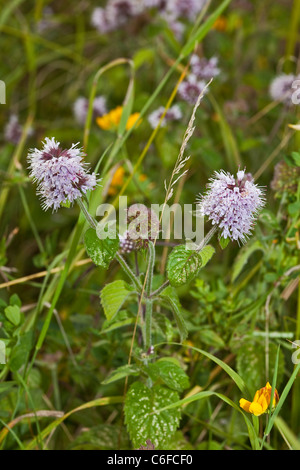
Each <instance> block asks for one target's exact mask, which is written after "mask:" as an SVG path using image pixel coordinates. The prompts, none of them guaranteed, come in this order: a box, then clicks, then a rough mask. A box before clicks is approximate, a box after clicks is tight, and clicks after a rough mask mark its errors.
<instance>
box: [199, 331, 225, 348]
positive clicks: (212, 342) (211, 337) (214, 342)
mask: <svg viewBox="0 0 300 470" xmlns="http://www.w3.org/2000/svg"><path fill="white" fill-rule="evenodd" d="M199 338H200V340H201V341H203V343H205V344H207V345H209V346H213V347H215V348H224V347H225V343H224V341H223V340H222V338H220V336H219V335H218V334H217V333H216V332H215V331H213V330H208V329H202V330H200V331H199Z"/></svg>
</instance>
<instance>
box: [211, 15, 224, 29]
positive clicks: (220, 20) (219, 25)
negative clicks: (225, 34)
mask: <svg viewBox="0 0 300 470" xmlns="http://www.w3.org/2000/svg"><path fill="white" fill-rule="evenodd" d="M213 28H214V29H216V30H217V31H226V29H227V19H226V18H225V16H219V18H218V19H217V20H216V21H215V22H214V24H213Z"/></svg>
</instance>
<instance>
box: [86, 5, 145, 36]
mask: <svg viewBox="0 0 300 470" xmlns="http://www.w3.org/2000/svg"><path fill="white" fill-rule="evenodd" d="M143 9H144V5H143V2H141V1H140V0H109V1H108V3H107V4H106V7H105V8H100V7H97V8H95V9H94V11H93V13H92V18H91V23H92V25H93V26H94V27H95V28H96V29H97V30H98V31H99V33H101V34H105V33H108V32H109V31H113V30H115V29H117V28H118V27H119V26H122V25H124V24H126V23H127V22H128V21H129V20H130V18H132V17H134V16H136V15H138V14H140V13H141V12H142V11H143Z"/></svg>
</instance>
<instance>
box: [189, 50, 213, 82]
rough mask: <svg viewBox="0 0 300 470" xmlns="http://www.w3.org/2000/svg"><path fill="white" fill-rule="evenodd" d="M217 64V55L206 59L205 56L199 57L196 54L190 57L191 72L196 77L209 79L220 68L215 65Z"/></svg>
mask: <svg viewBox="0 0 300 470" xmlns="http://www.w3.org/2000/svg"><path fill="white" fill-rule="evenodd" d="M217 65H218V58H217V57H211V58H210V59H206V58H205V57H201V58H200V57H198V56H197V55H196V54H193V55H192V57H191V69H192V73H193V74H194V75H196V77H197V78H200V79H203V80H210V79H211V78H214V77H216V76H217V75H219V73H220V69H219V68H218V67H217Z"/></svg>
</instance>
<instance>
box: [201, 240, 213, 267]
mask: <svg viewBox="0 0 300 470" xmlns="http://www.w3.org/2000/svg"><path fill="white" fill-rule="evenodd" d="M215 251H216V250H215V249H214V247H213V246H211V245H206V246H205V247H204V248H202V250H201V251H199V256H200V257H201V260H202V265H201V268H204V266H205V265H206V264H207V263H208V262H209V260H210V259H211V257H212V256H213V254H214V253H215Z"/></svg>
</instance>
